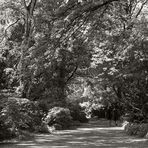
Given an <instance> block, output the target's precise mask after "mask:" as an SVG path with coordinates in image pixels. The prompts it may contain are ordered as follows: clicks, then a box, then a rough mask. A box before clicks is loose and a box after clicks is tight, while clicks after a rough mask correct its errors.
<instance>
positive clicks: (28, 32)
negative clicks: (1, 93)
mask: <svg viewBox="0 0 148 148" xmlns="http://www.w3.org/2000/svg"><path fill="white" fill-rule="evenodd" d="M36 1H37V0H31V1H30V3H29V4H28V5H27V4H26V1H25V0H22V2H23V4H24V8H25V10H26V18H25V33H24V40H23V41H22V45H21V57H20V61H19V64H18V68H19V69H18V70H19V74H20V88H21V93H22V97H24V98H25V97H26V92H27V90H26V89H25V88H26V85H27V83H26V81H27V80H25V75H26V71H27V70H26V68H27V65H26V63H25V54H26V53H27V51H28V49H29V43H30V39H31V37H32V31H33V24H34V21H33V12H34V9H35V5H36Z"/></svg>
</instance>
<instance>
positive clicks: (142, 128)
mask: <svg viewBox="0 0 148 148" xmlns="http://www.w3.org/2000/svg"><path fill="white" fill-rule="evenodd" d="M124 129H125V132H126V133H127V134H128V135H134V136H138V137H144V136H146V134H147V133H148V123H141V124H138V123H128V124H127V125H126V126H125V127H124Z"/></svg>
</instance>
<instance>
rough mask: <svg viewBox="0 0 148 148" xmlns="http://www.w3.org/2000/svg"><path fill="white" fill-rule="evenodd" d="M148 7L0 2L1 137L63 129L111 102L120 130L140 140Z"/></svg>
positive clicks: (145, 0)
mask: <svg viewBox="0 0 148 148" xmlns="http://www.w3.org/2000/svg"><path fill="white" fill-rule="evenodd" d="M147 6H148V0H141V1H138V0H124V1H123V0H50V1H49V0H5V1H2V2H0V18H1V19H0V139H1V140H3V139H8V138H12V137H16V136H20V135H21V136H23V132H24V131H29V132H51V131H52V129H58V130H59V129H60V130H62V129H66V128H70V127H71V126H73V125H78V124H80V122H87V121H88V118H90V117H91V114H92V111H94V110H101V109H102V108H103V109H107V106H109V105H111V106H113V105H114V104H116V105H117V106H118V107H119V108H120V109H121V112H120V115H121V116H123V118H124V119H126V120H127V121H128V122H129V123H128V125H127V126H126V128H125V131H126V132H127V133H128V134H130V135H137V134H138V135H140V136H142V137H143V136H145V135H146V134H147V133H148V49H147V48H148V17H147V10H146V7H147ZM101 115H102V114H101ZM101 115H100V116H101ZM51 127H52V128H51ZM143 129H145V130H144V131H143Z"/></svg>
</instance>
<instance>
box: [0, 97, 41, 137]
mask: <svg viewBox="0 0 148 148" xmlns="http://www.w3.org/2000/svg"><path fill="white" fill-rule="evenodd" d="M41 118H42V114H41V113H40V110H39V108H38V104H37V103H35V102H31V101H29V100H27V99H22V98H9V99H8V100H7V101H6V102H5V104H4V105H3V107H2V108H1V112H0V120H1V121H3V126H2V127H3V128H2V129H0V132H1V133H3V135H5V133H4V131H5V130H6V131H8V132H9V131H11V134H12V135H19V133H20V131H21V130H30V131H34V130H35V127H36V126H38V125H41V121H42V120H41ZM3 129H4V130H3ZM8 132H7V134H8ZM8 135H9V134H8Z"/></svg>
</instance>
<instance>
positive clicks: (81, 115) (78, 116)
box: [69, 104, 88, 123]
mask: <svg viewBox="0 0 148 148" xmlns="http://www.w3.org/2000/svg"><path fill="white" fill-rule="evenodd" d="M69 110H70V114H71V116H72V118H73V120H74V121H80V122H82V123H85V122H88V119H87V118H86V113H85V111H84V109H83V108H82V107H81V106H80V105H79V104H70V105H69Z"/></svg>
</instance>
